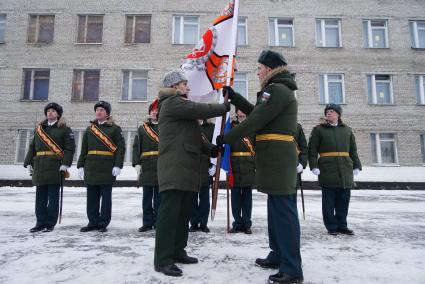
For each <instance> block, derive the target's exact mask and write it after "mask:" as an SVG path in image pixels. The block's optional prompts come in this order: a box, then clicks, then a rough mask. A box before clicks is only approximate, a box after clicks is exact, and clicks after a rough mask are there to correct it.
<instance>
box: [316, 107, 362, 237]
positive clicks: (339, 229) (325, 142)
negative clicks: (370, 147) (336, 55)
mask: <svg viewBox="0 0 425 284" xmlns="http://www.w3.org/2000/svg"><path fill="white" fill-rule="evenodd" d="M324 113H325V117H326V121H324V122H323V123H321V124H319V125H317V126H316V127H314V128H313V130H312V132H311V134H310V139H309V143H308V151H309V154H308V158H309V164H310V169H311V171H312V172H313V174H315V175H317V176H318V177H319V184H320V186H321V187H322V214H323V222H324V224H325V227H326V229H327V230H328V233H329V234H330V235H337V234H339V233H340V234H346V235H353V234H354V232H353V231H352V230H350V229H349V228H348V227H347V215H348V206H349V203H350V195H351V188H353V184H354V182H353V175H357V174H359V172H360V171H361V169H362V165H361V163H360V159H359V156H358V154H357V145H356V139H355V137H354V133H353V131H352V130H351V128H350V127H349V126H348V125H346V124H345V123H343V122H342V120H341V114H342V108H341V106H340V105H337V104H328V105H326V107H325V111H324Z"/></svg>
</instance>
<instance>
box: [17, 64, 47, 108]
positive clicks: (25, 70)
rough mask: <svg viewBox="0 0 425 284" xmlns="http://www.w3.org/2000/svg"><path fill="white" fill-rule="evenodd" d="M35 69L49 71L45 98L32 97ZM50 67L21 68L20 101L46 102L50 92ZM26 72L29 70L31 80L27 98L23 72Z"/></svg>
mask: <svg viewBox="0 0 425 284" xmlns="http://www.w3.org/2000/svg"><path fill="white" fill-rule="evenodd" d="M37 71H49V78H48V80H49V83H48V84H49V85H48V88H47V99H45V100H44V99H43V100H41V99H34V85H35V82H34V77H35V72H37ZM50 71H51V70H50V68H31V67H30V68H23V69H22V91H21V101H25V102H47V101H48V100H49V93H50ZM26 72H31V82H30V93H29V95H28V99H26V98H25V75H26V74H25V73H26Z"/></svg>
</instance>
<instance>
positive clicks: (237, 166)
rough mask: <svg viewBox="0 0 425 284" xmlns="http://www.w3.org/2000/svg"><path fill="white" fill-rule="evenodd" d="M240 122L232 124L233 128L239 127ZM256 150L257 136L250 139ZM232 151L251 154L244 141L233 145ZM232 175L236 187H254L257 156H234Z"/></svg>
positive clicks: (232, 159) (231, 146)
mask: <svg viewBox="0 0 425 284" xmlns="http://www.w3.org/2000/svg"><path fill="white" fill-rule="evenodd" d="M238 124H239V122H238V121H233V122H232V128H234V127H237V125H238ZM249 139H250V141H251V143H252V146H253V147H254V150H255V136H253V135H251V136H250V137H249ZM230 149H231V152H232V153H236V152H245V153H248V152H250V150H249V148H248V146H247V145H246V144H245V142H243V140H242V139H240V140H238V141H236V142H234V143H231V144H230ZM231 165H232V173H233V181H234V187H253V186H254V184H255V154H254V155H253V156H232V157H231Z"/></svg>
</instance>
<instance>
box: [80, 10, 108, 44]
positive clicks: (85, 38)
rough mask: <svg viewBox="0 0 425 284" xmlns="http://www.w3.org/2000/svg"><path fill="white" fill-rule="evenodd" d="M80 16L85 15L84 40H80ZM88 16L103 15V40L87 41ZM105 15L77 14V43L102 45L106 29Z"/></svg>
mask: <svg viewBox="0 0 425 284" xmlns="http://www.w3.org/2000/svg"><path fill="white" fill-rule="evenodd" d="M80 17H85V22H84V42H78V34H79V23H80ZM88 17H102V35H101V41H100V42H87V22H88ZM104 19H105V15H104V14H77V32H76V35H75V36H76V38H75V44H77V45H80V44H83V45H84V44H88V45H102V44H103V35H104V31H105V21H104Z"/></svg>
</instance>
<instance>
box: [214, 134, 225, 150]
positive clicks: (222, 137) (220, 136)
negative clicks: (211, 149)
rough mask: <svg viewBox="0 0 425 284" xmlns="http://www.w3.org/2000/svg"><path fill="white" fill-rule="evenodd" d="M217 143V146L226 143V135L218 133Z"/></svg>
mask: <svg viewBox="0 0 425 284" xmlns="http://www.w3.org/2000/svg"><path fill="white" fill-rule="evenodd" d="M215 144H216V145H217V147H221V146H223V145H224V144H225V142H224V135H218V136H217V138H216V139H215Z"/></svg>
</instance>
